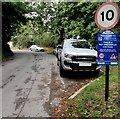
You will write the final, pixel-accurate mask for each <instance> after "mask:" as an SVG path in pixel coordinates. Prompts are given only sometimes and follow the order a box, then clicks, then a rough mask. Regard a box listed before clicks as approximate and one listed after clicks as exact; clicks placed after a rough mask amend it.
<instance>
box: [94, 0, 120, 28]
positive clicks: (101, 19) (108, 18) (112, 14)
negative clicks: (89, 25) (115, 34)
mask: <svg viewBox="0 0 120 119" xmlns="http://www.w3.org/2000/svg"><path fill="white" fill-rule="evenodd" d="M118 20H119V7H118V5H116V4H115V3H113V2H105V3H103V4H102V5H101V6H100V7H99V8H98V9H97V11H96V14H95V22H96V24H97V26H98V27H99V28H100V29H102V30H108V29H111V28H113V27H114V26H115V25H116V24H117V22H118Z"/></svg>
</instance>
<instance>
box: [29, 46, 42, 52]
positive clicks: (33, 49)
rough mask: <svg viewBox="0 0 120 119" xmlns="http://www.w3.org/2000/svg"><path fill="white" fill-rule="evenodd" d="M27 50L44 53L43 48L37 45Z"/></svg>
mask: <svg viewBox="0 0 120 119" xmlns="http://www.w3.org/2000/svg"><path fill="white" fill-rule="evenodd" d="M29 49H30V51H34V52H44V48H42V47H38V46H37V45H31V46H30V48H29Z"/></svg>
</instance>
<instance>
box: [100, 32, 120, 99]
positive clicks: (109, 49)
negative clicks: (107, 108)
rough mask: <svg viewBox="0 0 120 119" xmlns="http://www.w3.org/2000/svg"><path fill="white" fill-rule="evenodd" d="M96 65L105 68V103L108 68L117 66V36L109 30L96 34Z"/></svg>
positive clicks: (107, 88)
mask: <svg viewBox="0 0 120 119" xmlns="http://www.w3.org/2000/svg"><path fill="white" fill-rule="evenodd" d="M98 65H105V66H106V80H105V82H106V85H105V101H108V97H109V66H116V65H118V35H117V34H114V33H113V32H111V31H109V30H108V31H104V32H103V33H102V34H98Z"/></svg>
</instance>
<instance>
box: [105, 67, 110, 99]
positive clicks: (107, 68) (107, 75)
mask: <svg viewBox="0 0 120 119" xmlns="http://www.w3.org/2000/svg"><path fill="white" fill-rule="evenodd" d="M108 97H109V66H106V78H105V101H108Z"/></svg>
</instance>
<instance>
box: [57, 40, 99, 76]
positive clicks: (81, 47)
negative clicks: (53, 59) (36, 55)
mask: <svg viewBox="0 0 120 119" xmlns="http://www.w3.org/2000/svg"><path fill="white" fill-rule="evenodd" d="M58 47H59V48H58V49H59V50H58V51H57V53H56V54H57V58H58V64H59V69H60V76H61V77H63V76H65V72H66V71H95V72H97V73H99V69H100V66H98V65H97V51H96V50H95V49H94V48H93V47H92V45H91V44H90V43H89V42H88V41H87V40H84V39H82V40H78V39H67V40H64V43H63V45H58Z"/></svg>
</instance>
